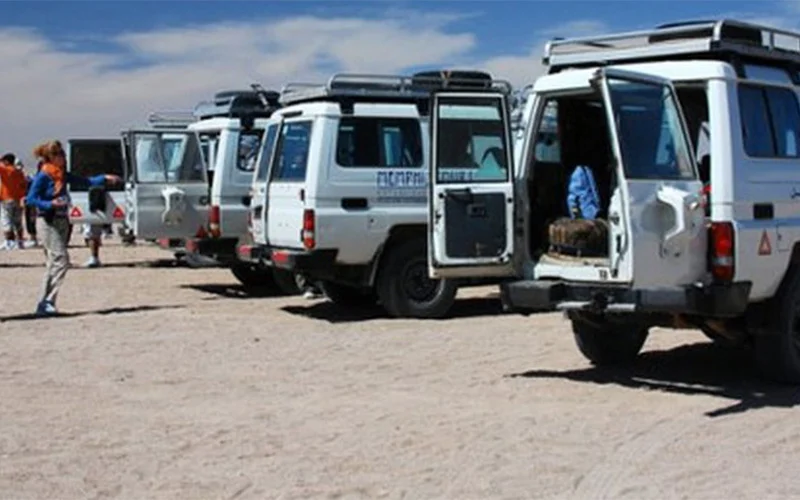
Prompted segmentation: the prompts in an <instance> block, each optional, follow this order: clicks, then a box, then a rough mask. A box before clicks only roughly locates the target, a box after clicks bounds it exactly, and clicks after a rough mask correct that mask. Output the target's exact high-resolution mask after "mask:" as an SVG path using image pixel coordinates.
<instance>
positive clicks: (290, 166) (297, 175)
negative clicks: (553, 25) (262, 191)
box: [272, 121, 311, 182]
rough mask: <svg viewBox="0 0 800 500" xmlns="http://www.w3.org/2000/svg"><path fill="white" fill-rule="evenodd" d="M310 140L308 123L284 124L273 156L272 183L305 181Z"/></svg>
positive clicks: (309, 124) (309, 123) (309, 125)
mask: <svg viewBox="0 0 800 500" xmlns="http://www.w3.org/2000/svg"><path fill="white" fill-rule="evenodd" d="M310 139H311V122H310V121H299V122H291V123H284V125H283V128H282V129H281V136H280V141H279V142H278V151H277V153H276V155H275V165H274V168H273V169H272V180H273V181H285V182H297V181H304V180H305V178H306V168H307V167H308V147H309V141H310Z"/></svg>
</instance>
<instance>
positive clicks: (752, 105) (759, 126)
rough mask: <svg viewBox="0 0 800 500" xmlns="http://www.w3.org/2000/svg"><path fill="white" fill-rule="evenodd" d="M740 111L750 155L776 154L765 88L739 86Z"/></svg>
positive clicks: (746, 145) (745, 142)
mask: <svg viewBox="0 0 800 500" xmlns="http://www.w3.org/2000/svg"><path fill="white" fill-rule="evenodd" d="M739 113H740V114H741V119H742V138H743V139H744V150H745V152H746V153H747V154H748V156H755V157H770V156H775V145H774V144H773V142H772V134H771V133H770V129H771V126H770V123H769V114H768V111H767V103H766V99H765V95H764V91H763V89H761V88H759V87H753V86H749V85H740V86H739Z"/></svg>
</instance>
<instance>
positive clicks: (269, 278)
mask: <svg viewBox="0 0 800 500" xmlns="http://www.w3.org/2000/svg"><path fill="white" fill-rule="evenodd" d="M231 272H232V273H233V275H234V276H235V277H236V279H237V280H239V283H241V284H242V285H244V286H246V287H248V288H265V287H273V286H275V285H276V283H275V279H274V277H273V274H272V269H268V268H263V267H260V266H258V265H256V264H250V263H248V262H237V263H235V264H233V265H231Z"/></svg>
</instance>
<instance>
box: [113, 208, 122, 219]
mask: <svg viewBox="0 0 800 500" xmlns="http://www.w3.org/2000/svg"><path fill="white" fill-rule="evenodd" d="M111 216H112V217H113V218H115V219H122V218H123V217H125V212H123V211H122V207H120V206H117V207H116V208H114V213H113V214H112V215H111Z"/></svg>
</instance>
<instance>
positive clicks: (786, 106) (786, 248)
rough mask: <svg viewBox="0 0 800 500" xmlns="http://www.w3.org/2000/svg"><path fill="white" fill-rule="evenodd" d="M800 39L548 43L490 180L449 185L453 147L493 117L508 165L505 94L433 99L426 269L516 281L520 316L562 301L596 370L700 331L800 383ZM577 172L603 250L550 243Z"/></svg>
mask: <svg viewBox="0 0 800 500" xmlns="http://www.w3.org/2000/svg"><path fill="white" fill-rule="evenodd" d="M780 39H784V40H788V41H789V42H790V43H791V45H790V46H789V47H788V48H787V47H778V45H779V40H780ZM799 42H800V35H798V34H796V33H789V32H785V31H780V30H775V29H771V28H766V27H763V26H754V25H750V24H746V23H739V22H734V21H727V20H726V21H717V22H707V23H687V24H679V25H670V26H664V27H660V28H657V29H654V30H650V31H645V32H636V33H625V34H618V35H608V36H603V37H593V38H581V39H572V40H558V41H553V42H551V43H550V44H549V45H548V47H547V49H546V58H545V61H546V62H547V64H548V65H549V74H548V75H545V76H543V77H541V78H539V79H538V80H537V81H536V83H535V85H534V87H533V92H532V99H531V100H530V101H529V102H528V106H527V107H526V110H525V113H524V115H525V117H524V118H523V120H522V121H523V122H525V123H526V127H525V132H524V134H523V136H522V141H523V142H522V144H521V146H520V147H519V148H518V149H517V156H516V158H515V159H514V160H515V161H514V165H515V172H514V175H513V176H512V175H502V174H500V173H499V174H498V175H497V176H495V177H493V178H491V179H487V180H473V181H471V182H453V181H452V178H453V177H452V169H453V168H454V163H453V162H452V156H453V154H455V152H453V151H452V149H453V144H454V143H453V140H452V139H453V137H454V134H460V133H463V130H472V131H474V130H477V129H485V128H487V127H489V125H488V122H491V124H492V126H493V127H495V129H496V130H498V131H499V132H498V134H500V135H502V137H503V139H504V143H503V148H504V149H503V153H504V155H505V156H506V161H508V162H509V163H510V162H511V157H512V149H511V148H510V147H508V146H507V145H508V144H510V141H511V131H510V130H509V114H508V105H507V100H508V96H507V95H506V94H503V93H497V92H470V93H464V92H448V91H446V90H441V91H437V92H436V93H435V95H434V97H433V111H432V130H433V134H432V135H433V139H432V144H431V147H432V153H431V158H432V161H431V171H432V173H431V181H432V186H433V188H432V189H433V195H432V196H431V198H430V203H431V207H430V217H431V220H430V228H431V232H430V241H431V245H430V249H431V253H430V256H429V264H430V273H431V276H433V277H441V278H455V277H461V276H499V277H506V278H508V281H507V282H505V283H504V284H503V285H502V286H501V290H502V296H503V300H504V302H505V303H506V304H507V305H508V306H509V307H510V308H513V309H516V310H520V311H524V312H530V311H536V310H561V311H565V312H566V314H567V315H568V317H569V319H570V320H571V321H572V329H573V332H574V335H575V339H576V342H577V344H578V347H579V349H580V351H581V352H582V353H583V354H584V355H585V356H586V357H587V358H588V359H589V360H591V361H592V362H593V363H595V364H609V363H622V362H629V361H631V360H632V359H634V358H635V357H636V356H637V355H638V353H639V351H640V349H641V347H642V345H643V343H644V341H645V339H646V337H647V334H648V331H649V329H650V328H651V327H653V326H666V327H680V328H683V327H687V326H688V327H696V328H699V329H701V330H702V331H703V332H704V333H706V334H707V335H708V336H710V337H712V338H714V339H717V340H724V341H734V342H748V343H749V342H752V343H753V344H754V347H755V353H756V357H757V361H758V364H759V366H760V367H761V369H762V370H763V372H764V373H765V374H766V375H768V376H770V377H771V378H774V379H777V380H782V381H789V382H795V383H796V382H800V326H798V325H799V324H800V322H798V319H800V306H798V302H800V246H799V245H798V244H797V243H798V241H800V222H798V220H800V219H798V218H797V216H796V214H798V213H800V107H798V83H800V74H798V71H797V68H798V64H800V53H798V46H800V43H799ZM553 120H555V127H553ZM554 129H555V133H554ZM471 133H474V132H471ZM695 140H696V146H695V145H694V142H693V141H695ZM579 165H583V166H587V167H589V168H590V169H591V170H592V172H593V174H594V177H595V180H596V185H597V188H598V192H599V197H600V200H601V219H599V220H597V221H589V222H591V223H594V222H597V223H598V224H599V223H600V222H601V221H602V225H604V226H605V227H606V228H607V236H606V242H607V243H606V244H605V247H604V249H603V251H602V252H601V254H600V255H586V254H585V253H582V252H581V250H580V248H578V249H577V251H569V252H566V251H564V249H563V248H561V247H559V246H558V245H556V244H554V243H555V242H554V241H552V238H554V236H553V234H554V233H553V232H552V230H553V227H554V226H553V224H554V223H556V224H559V223H561V222H559V221H563V220H564V219H565V218H567V219H568V218H569V217H570V214H569V213H568V211H567V202H566V199H567V191H568V182H569V179H570V175H571V174H572V172H573V171H574V169H575V168H576V167H577V166H579ZM456 166H457V165H456ZM704 186H705V187H707V188H709V191H710V199H708V198H707V197H706V196H705V194H706V193H705V191H706V190H705V189H704ZM573 250H575V249H573Z"/></svg>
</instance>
